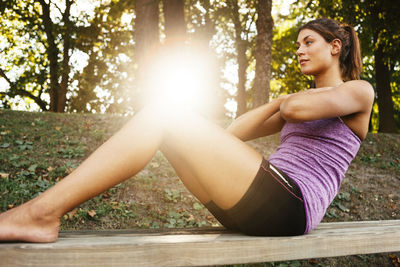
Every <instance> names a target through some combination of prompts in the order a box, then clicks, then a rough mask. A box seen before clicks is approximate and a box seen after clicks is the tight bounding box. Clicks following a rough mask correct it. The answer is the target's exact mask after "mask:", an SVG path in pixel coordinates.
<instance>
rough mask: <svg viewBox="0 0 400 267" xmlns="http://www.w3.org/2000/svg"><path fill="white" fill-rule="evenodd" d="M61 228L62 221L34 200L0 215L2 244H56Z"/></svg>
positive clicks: (0, 239) (0, 238)
mask: <svg viewBox="0 0 400 267" xmlns="http://www.w3.org/2000/svg"><path fill="white" fill-rule="evenodd" d="M59 228H60V219H59V218H58V217H57V216H49V215H48V213H47V214H46V208H45V207H43V206H42V207H40V205H38V204H36V202H35V201H34V200H33V201H29V202H27V203H25V204H23V205H21V206H18V207H16V208H13V209H11V210H8V211H6V212H4V213H1V214H0V242H1V241H26V242H38V243H39V242H40V243H47V242H55V241H56V240H57V237H58V231H59Z"/></svg>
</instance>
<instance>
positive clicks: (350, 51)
mask: <svg viewBox="0 0 400 267" xmlns="http://www.w3.org/2000/svg"><path fill="white" fill-rule="evenodd" d="M303 29H310V30H313V31H316V32H318V33H319V34H320V35H321V36H322V37H323V38H324V39H325V41H327V42H328V43H330V42H332V41H333V40H334V39H339V40H340V41H341V42H342V48H341V50H340V56H339V62H340V70H341V72H342V79H343V80H344V81H350V80H359V79H360V73H361V71H362V61H361V51H360V42H359V39H358V37H357V33H356V31H355V30H354V28H353V27H352V26H350V25H347V24H339V22H337V21H336V20H333V19H328V18H320V19H316V20H312V21H310V22H308V23H307V24H305V25H303V26H302V27H301V28H300V29H299V32H300V31H301V30H303Z"/></svg>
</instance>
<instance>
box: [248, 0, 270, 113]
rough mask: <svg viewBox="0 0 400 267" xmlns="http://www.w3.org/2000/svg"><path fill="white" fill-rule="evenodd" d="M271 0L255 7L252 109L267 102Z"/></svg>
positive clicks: (262, 0) (260, 1) (264, 0)
mask: <svg viewBox="0 0 400 267" xmlns="http://www.w3.org/2000/svg"><path fill="white" fill-rule="evenodd" d="M271 7H272V0H259V1H258V5H257V13H258V19H257V23H256V25H257V37H256V42H257V43H256V55H255V58H256V73H255V78H254V87H253V88H254V95H253V107H258V106H261V105H262V104H265V103H267V102H268V101H269V91H270V84H269V83H270V79H271V47H272V35H273V32H272V30H273V27H274V21H273V19H272V15H271Z"/></svg>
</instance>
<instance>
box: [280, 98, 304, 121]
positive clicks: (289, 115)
mask: <svg viewBox="0 0 400 267" xmlns="http://www.w3.org/2000/svg"><path fill="white" fill-rule="evenodd" d="M296 102H298V101H296V100H292V99H290V98H288V99H286V100H285V101H283V102H282V103H281V105H280V113H281V117H282V118H283V119H284V120H285V121H287V122H299V121H302V116H301V115H302V114H301V113H302V111H303V110H304V109H303V108H302V107H301V106H300V105H299V103H296Z"/></svg>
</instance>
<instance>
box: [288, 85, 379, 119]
mask: <svg viewBox="0 0 400 267" xmlns="http://www.w3.org/2000/svg"><path fill="white" fill-rule="evenodd" d="M373 101H374V90H373V88H372V86H371V85H370V84H369V83H368V82H366V81H361V80H354V81H348V82H345V83H343V84H341V85H339V86H337V87H330V88H320V89H310V90H307V91H305V92H300V93H296V94H292V95H290V96H289V97H287V98H286V99H285V100H284V101H282V103H281V105H280V111H281V116H282V118H283V119H285V120H286V121H288V122H300V121H311V120H318V119H325V118H332V117H342V116H346V115H351V114H356V113H365V114H369V113H370V112H371V107H372V103H373Z"/></svg>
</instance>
